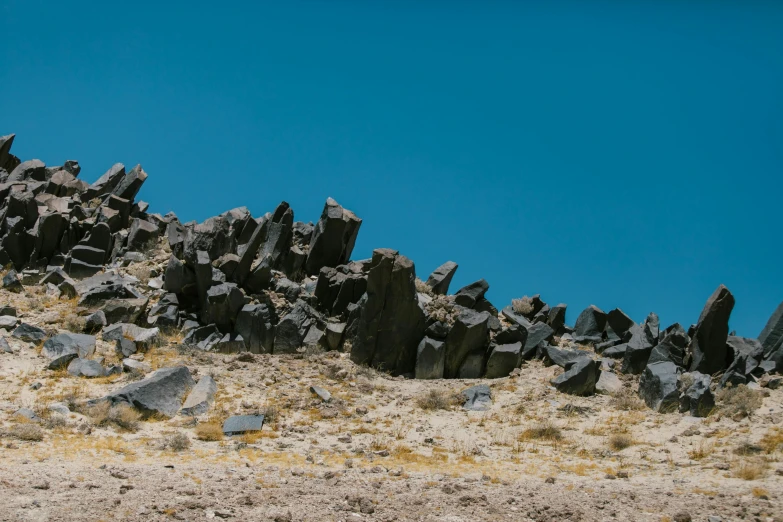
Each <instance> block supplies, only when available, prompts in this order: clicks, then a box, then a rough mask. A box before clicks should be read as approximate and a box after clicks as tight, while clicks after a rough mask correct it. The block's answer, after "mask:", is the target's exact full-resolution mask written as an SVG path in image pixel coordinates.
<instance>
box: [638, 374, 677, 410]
mask: <svg viewBox="0 0 783 522" xmlns="http://www.w3.org/2000/svg"><path fill="white" fill-rule="evenodd" d="M678 378H679V376H678V368H677V366H676V365H675V364H674V363H673V362H656V363H652V364H648V365H647V367H646V368H645V369H644V372H642V377H641V379H640V380H639V397H641V398H642V400H644V402H645V404H647V406H648V407H649V408H651V409H653V410H655V411H657V412H660V413H669V412H672V411H675V410H676V409H677V408H678V406H679V395H680V394H679V391H678V389H677V382H678Z"/></svg>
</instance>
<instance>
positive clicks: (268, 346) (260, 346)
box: [235, 304, 276, 353]
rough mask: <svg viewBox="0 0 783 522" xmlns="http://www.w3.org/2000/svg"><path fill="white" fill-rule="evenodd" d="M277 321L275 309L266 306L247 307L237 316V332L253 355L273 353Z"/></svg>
mask: <svg viewBox="0 0 783 522" xmlns="http://www.w3.org/2000/svg"><path fill="white" fill-rule="evenodd" d="M275 321H276V317H275V313H274V309H272V308H270V307H269V306H268V305H266V304H257V305H245V306H243V307H242V309H241V310H240V311H239V314H237V319H236V326H235V328H236V331H237V333H239V334H240V335H241V336H242V338H243V339H244V340H245V346H246V347H247V350H248V351H249V352H251V353H272V350H273V347H274V340H275V327H274V323H275Z"/></svg>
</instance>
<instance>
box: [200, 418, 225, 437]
mask: <svg viewBox="0 0 783 522" xmlns="http://www.w3.org/2000/svg"><path fill="white" fill-rule="evenodd" d="M196 438H197V439H198V440H205V441H210V442H214V441H218V440H223V426H222V425H221V424H220V423H219V422H202V423H201V424H199V425H198V426H196Z"/></svg>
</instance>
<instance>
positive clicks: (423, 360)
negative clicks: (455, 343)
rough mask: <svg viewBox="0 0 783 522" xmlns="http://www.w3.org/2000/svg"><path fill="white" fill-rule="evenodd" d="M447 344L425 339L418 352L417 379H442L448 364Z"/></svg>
mask: <svg viewBox="0 0 783 522" xmlns="http://www.w3.org/2000/svg"><path fill="white" fill-rule="evenodd" d="M444 347H445V343H444V342H443V341H438V340H435V339H432V338H430V337H424V339H422V340H421V342H420V343H419V346H418V348H417V350H416V370H415V376H416V378H417V379H442V378H443V367H444V364H445V362H446V351H445V349H444Z"/></svg>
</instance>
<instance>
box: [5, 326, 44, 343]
mask: <svg viewBox="0 0 783 522" xmlns="http://www.w3.org/2000/svg"><path fill="white" fill-rule="evenodd" d="M11 337H13V338H14V339H19V340H20V341H24V342H27V343H40V342H41V341H43V340H44V339H46V332H45V331H43V330H41V329H40V328H38V327H37V326H32V325H29V324H27V323H22V324H20V325H19V326H17V327H16V330H14V331H13V333H12V334H11Z"/></svg>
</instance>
